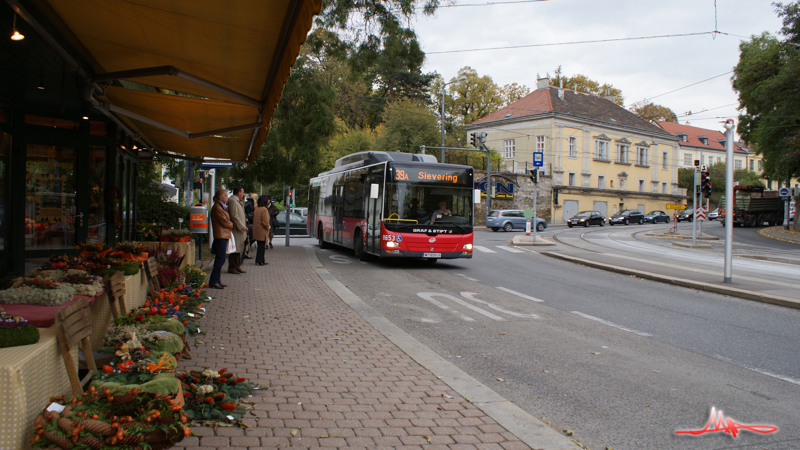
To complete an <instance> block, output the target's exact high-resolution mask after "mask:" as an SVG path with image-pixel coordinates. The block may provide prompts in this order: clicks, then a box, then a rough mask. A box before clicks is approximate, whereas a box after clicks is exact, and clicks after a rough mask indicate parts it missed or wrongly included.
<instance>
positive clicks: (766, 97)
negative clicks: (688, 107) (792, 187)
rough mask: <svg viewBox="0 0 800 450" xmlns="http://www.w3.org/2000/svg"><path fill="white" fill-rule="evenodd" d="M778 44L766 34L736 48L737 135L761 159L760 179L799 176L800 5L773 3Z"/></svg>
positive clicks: (754, 37)
mask: <svg viewBox="0 0 800 450" xmlns="http://www.w3.org/2000/svg"><path fill="white" fill-rule="evenodd" d="M775 9H776V11H777V13H778V16H780V17H781V18H782V19H783V28H782V29H781V32H780V34H782V35H783V36H784V37H785V38H786V40H785V41H780V40H779V39H778V38H777V37H775V36H773V35H770V34H769V33H763V34H761V35H760V36H753V37H752V38H751V39H750V40H748V41H745V42H742V43H741V44H740V45H739V63H738V64H737V65H736V67H735V68H734V76H733V88H734V90H736V91H737V93H738V94H739V106H740V108H742V109H744V113H743V114H740V115H739V124H738V126H737V131H738V132H739V134H740V135H741V137H742V139H743V140H744V141H745V142H747V143H749V144H752V145H753V148H754V150H755V152H756V153H759V154H761V155H764V174H765V175H766V176H767V177H768V178H772V179H778V180H783V179H786V177H787V176H788V175H790V176H792V177H797V176H800V76H798V75H797V74H798V73H800V2H793V3H789V4H781V3H776V4H775Z"/></svg>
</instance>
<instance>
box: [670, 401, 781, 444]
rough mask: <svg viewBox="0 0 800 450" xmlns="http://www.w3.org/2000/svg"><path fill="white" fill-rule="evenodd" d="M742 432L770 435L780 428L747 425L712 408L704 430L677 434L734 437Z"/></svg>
mask: <svg viewBox="0 0 800 450" xmlns="http://www.w3.org/2000/svg"><path fill="white" fill-rule="evenodd" d="M740 430H746V431H750V432H752V433H759V434H770V433H774V432H776V431H778V427H774V426H772V425H747V424H742V423H739V422H737V421H735V420H733V419H732V418H730V417H728V418H726V417H725V415H724V414H723V413H722V410H719V411H717V408H715V407H713V406H712V407H711V415H710V416H709V418H708V423H706V427H705V428H703V429H702V430H678V431H676V432H675V434H690V435H692V436H700V435H701V434H706V433H719V432H723V433H727V434H730V435H731V436H733V437H736V436H737V435H738V434H739V431H740Z"/></svg>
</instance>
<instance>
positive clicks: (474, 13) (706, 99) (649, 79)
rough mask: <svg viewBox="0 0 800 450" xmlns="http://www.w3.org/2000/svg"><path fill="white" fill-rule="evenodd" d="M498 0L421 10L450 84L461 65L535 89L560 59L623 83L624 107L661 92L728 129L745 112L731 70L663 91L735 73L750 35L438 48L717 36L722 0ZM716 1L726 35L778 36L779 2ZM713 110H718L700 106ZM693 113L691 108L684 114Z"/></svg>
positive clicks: (430, 50) (705, 123) (423, 32)
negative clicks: (743, 42) (538, 79)
mask: <svg viewBox="0 0 800 450" xmlns="http://www.w3.org/2000/svg"><path fill="white" fill-rule="evenodd" d="M501 1H502V0H501ZM511 1H514V0H511ZM517 1H518V0H517ZM491 2H492V0H456V1H455V3H450V4H454V5H467V4H472V5H483V6H460V7H443V8H440V9H439V10H438V11H437V13H436V15H435V16H433V17H425V16H420V17H418V18H417V19H416V20H415V22H414V24H413V26H414V28H415V30H416V32H417V35H418V37H419V40H420V42H421V44H422V47H423V50H424V51H425V52H426V54H427V58H426V62H425V66H424V68H423V71H425V72H438V73H440V74H441V75H442V76H443V77H444V78H445V79H446V80H448V81H449V80H450V79H452V78H453V77H454V76H455V75H456V73H457V71H458V69H460V68H462V67H464V66H470V67H472V68H474V69H475V70H476V71H477V72H478V74H479V75H480V76H483V75H488V76H490V77H491V78H492V79H493V80H494V82H495V83H496V84H497V85H499V86H503V85H505V84H509V83H517V84H520V85H526V86H528V88H530V89H531V90H534V89H535V88H536V75H537V73H538V74H540V75H542V76H544V75H545V74H546V73H548V72H550V74H551V75H552V74H553V71H554V69H555V68H556V67H558V66H559V65H561V66H562V73H563V74H564V75H566V76H572V75H575V74H583V75H586V76H587V77H589V78H591V79H594V80H596V81H599V82H600V83H611V84H613V85H614V87H616V88H619V89H621V90H622V93H623V95H624V97H625V105H626V107H627V106H628V105H630V104H632V103H634V102H637V101H641V100H643V99H645V98H647V99H649V98H652V97H655V98H653V100H652V101H653V102H654V103H657V104H661V105H664V106H667V107H669V108H671V109H672V110H673V111H674V112H675V113H676V114H677V115H678V116H679V119H678V120H679V121H680V123H686V122H687V121H689V122H691V124H692V125H695V126H699V127H703V128H710V129H721V128H722V125H721V124H720V123H718V122H720V121H724V119H718V118H717V117H731V118H734V119H735V118H736V117H737V115H738V113H737V111H736V103H737V97H736V93H735V92H734V91H733V89H732V88H731V82H730V77H731V74H726V75H723V76H721V77H718V78H715V79H713V80H711V81H707V82H704V83H700V84H698V85H696V86H692V87H688V88H686V89H682V90H679V91H677V92H674V93H670V94H667V95H662V96H658V95H659V94H663V93H666V92H669V91H672V90H674V89H678V88H681V87H684V86H687V85H690V84H693V83H696V82H699V81H702V80H705V79H707V78H711V77H714V76H717V75H720V74H723V73H726V72H729V71H731V70H732V69H733V67H734V66H735V65H736V63H737V61H738V59H739V42H740V41H741V40H742V38H741V37H737V36H725V35H716V37H715V38H712V36H711V35H708V34H706V35H700V36H689V37H669V38H660V39H647V40H631V41H620V42H605V43H593V44H577V45H558V46H547V47H528V48H517V49H509V50H491V51H469V52H457V53H436V52H449V51H454V50H467V49H481V48H490V47H507V46H521V45H531V44H550V43H564V42H574V41H588V40H602V39H615V38H632V37H644V36H657V35H675V34H687V33H701V32H710V31H714V29H715V28H714V21H715V14H714V12H715V9H714V3H715V2H714V0H666V1H663V0H662V1H652V0H545V1H533V2H530V1H529V2H521V3H519V4H507V3H503V4H490V3H491ZM786 2H789V0H785V1H784V3H786ZM443 4H447V3H443ZM716 4H717V6H716V22H717V28H716V29H717V30H718V31H720V32H724V33H729V34H734V35H738V36H744V37H749V36H751V35H753V34H760V33H762V32H764V31H769V32H770V33H773V34H776V33H777V31H778V30H779V29H780V27H781V21H780V20H779V19H778V17H777V15H776V14H775V11H774V7H773V6H772V2H771V1H767V0H717V1H716ZM656 96H658V97H656ZM726 105H729V106H726ZM723 106H724V107H723ZM720 107H722V108H720ZM712 108H716V109H713V110H711V109H712ZM705 109H708V110H711V111H707V112H701V111H703V110H705ZM689 111H691V112H692V113H693V114H692V115H691V116H684V115H685V114H686V113H687V112H689ZM682 116H683V117H682Z"/></svg>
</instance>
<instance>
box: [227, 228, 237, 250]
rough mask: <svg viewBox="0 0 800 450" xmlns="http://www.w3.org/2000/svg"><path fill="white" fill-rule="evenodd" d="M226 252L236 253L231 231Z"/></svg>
mask: <svg viewBox="0 0 800 450" xmlns="http://www.w3.org/2000/svg"><path fill="white" fill-rule="evenodd" d="M227 253H228V254H229V255H230V254H231V253H236V239H235V238H234V237H233V233H231V238H230V239H229V240H228V251H227Z"/></svg>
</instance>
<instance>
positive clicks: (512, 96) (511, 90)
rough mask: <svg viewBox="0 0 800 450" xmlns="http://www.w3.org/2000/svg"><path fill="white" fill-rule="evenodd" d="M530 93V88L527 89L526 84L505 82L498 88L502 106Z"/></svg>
mask: <svg viewBox="0 0 800 450" xmlns="http://www.w3.org/2000/svg"><path fill="white" fill-rule="evenodd" d="M530 93H531V90H530V89H528V86H525V85H522V86H520V85H518V84H517V83H511V84H507V85H505V86H503V87H502V88H500V98H502V99H503V106H508V105H510V104H512V103H514V102H515V101H517V100H519V99H521V98H522V97H525V96H526V95H528V94H530Z"/></svg>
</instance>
